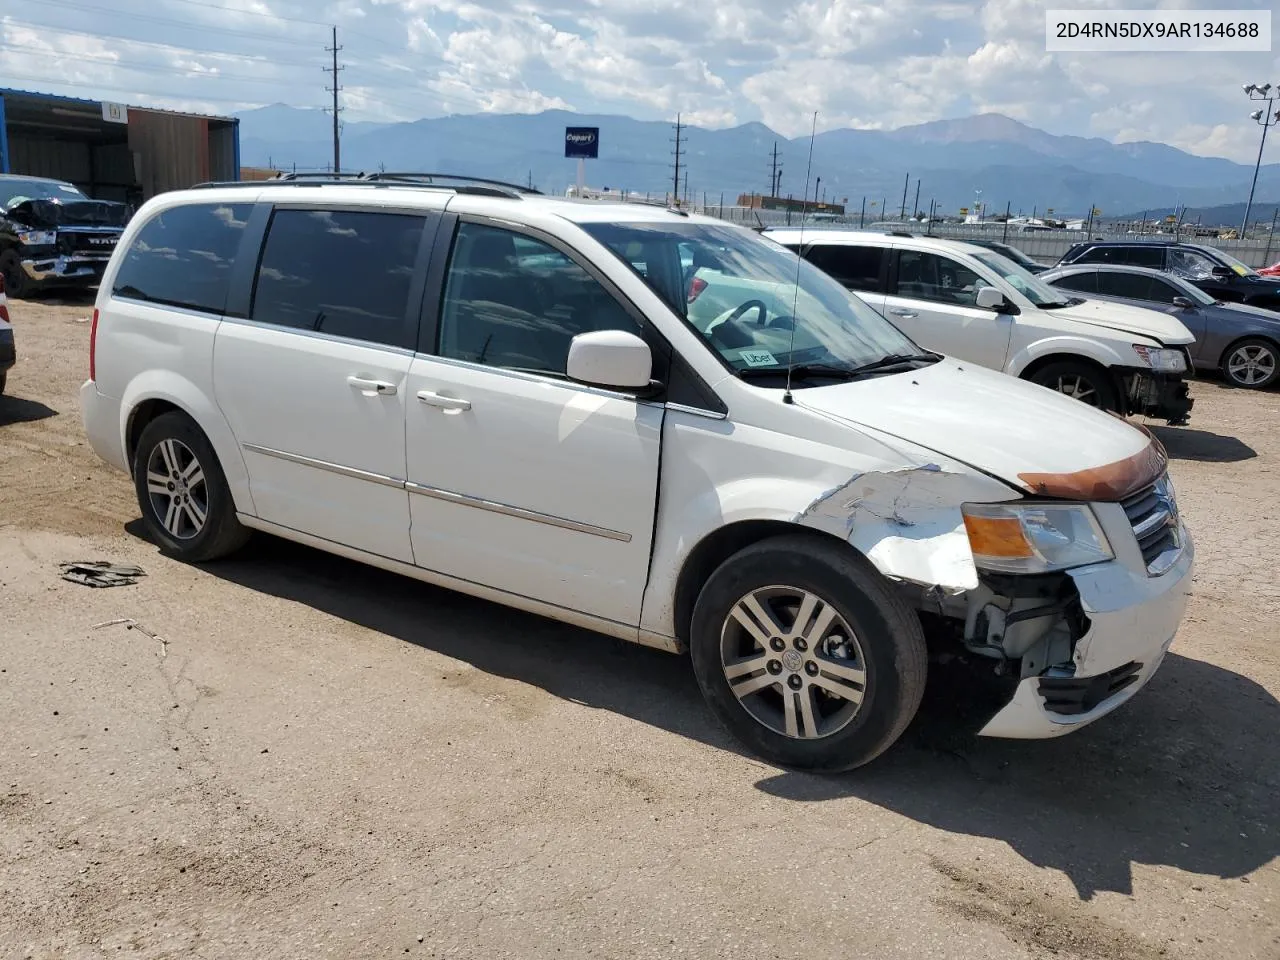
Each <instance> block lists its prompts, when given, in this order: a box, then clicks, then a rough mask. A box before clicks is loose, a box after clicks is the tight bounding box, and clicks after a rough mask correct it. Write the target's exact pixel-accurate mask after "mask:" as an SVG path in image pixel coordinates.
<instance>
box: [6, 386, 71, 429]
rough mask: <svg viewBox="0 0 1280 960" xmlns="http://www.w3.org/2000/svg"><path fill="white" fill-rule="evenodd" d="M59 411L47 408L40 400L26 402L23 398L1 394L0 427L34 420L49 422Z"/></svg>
mask: <svg viewBox="0 0 1280 960" xmlns="http://www.w3.org/2000/svg"><path fill="white" fill-rule="evenodd" d="M57 415H58V411H57V410H55V409H53V407H47V406H45V405H44V404H43V403H40V402H39V401H38V400H24V399H23V398H22V397H10V396H6V395H4V394H0V427H4V426H8V425H9V424H11V423H30V422H31V421H33V420H47V419H48V418H49V417H56V416H57Z"/></svg>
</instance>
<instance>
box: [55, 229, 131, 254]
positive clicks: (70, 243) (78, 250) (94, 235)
mask: <svg viewBox="0 0 1280 960" xmlns="http://www.w3.org/2000/svg"><path fill="white" fill-rule="evenodd" d="M119 240H120V234H119V233H117V232H114V231H97V230H93V231H90V230H83V231H82V230H59V231H58V252H59V253H61V254H63V255H70V254H77V255H84V254H96V255H98V256H100V257H103V258H104V259H105V258H108V257H110V256H111V251H113V250H115V248H116V243H117V242H118V241H119Z"/></svg>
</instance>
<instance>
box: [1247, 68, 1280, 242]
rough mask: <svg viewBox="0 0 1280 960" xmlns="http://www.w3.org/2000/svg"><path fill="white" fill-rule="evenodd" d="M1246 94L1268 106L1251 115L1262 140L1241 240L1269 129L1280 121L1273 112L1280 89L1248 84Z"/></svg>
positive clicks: (1251, 204) (1254, 167)
mask: <svg viewBox="0 0 1280 960" xmlns="http://www.w3.org/2000/svg"><path fill="white" fill-rule="evenodd" d="M1244 92H1245V94H1246V95H1247V96H1248V97H1249V99H1250V100H1265V101H1266V103H1267V106H1266V109H1265V110H1255V111H1253V113H1251V114H1249V117H1250V118H1251V119H1252V120H1253V121H1254V122H1255V123H1257V124H1258V126H1260V127H1262V140H1261V142H1259V144H1258V160H1257V162H1256V163H1255V164H1254V165H1253V185H1252V186H1250V187H1249V202H1248V203H1246V204H1245V205H1244V219H1243V220H1242V221H1241V222H1240V239H1241V240H1243V239H1245V231H1246V230H1247V229H1248V227H1249V212H1250V211H1251V210H1252V209H1253V192H1254V191H1255V190H1257V189H1258V171H1259V170H1260V169H1262V148H1263V147H1265V146H1266V145H1267V128H1269V127H1270V126H1271V125H1272V124H1273V123H1275V122H1277V121H1280V111H1277V112H1274V113H1273V112H1272V110H1271V107H1272V106H1273V105H1274V104H1275V102H1276V95H1277V94H1280V87H1277V88H1276V89H1275V90H1274V91H1273V90H1272V89H1271V84H1269V83H1264V84H1263V85H1262V86H1258V85H1257V84H1256V83H1246V84H1245V85H1244Z"/></svg>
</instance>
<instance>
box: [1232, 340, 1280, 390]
mask: <svg viewBox="0 0 1280 960" xmlns="http://www.w3.org/2000/svg"><path fill="white" fill-rule="evenodd" d="M1275 373H1276V355H1275V354H1274V353H1272V352H1271V350H1269V349H1268V348H1267V347H1265V346H1263V345H1262V344H1260V343H1247V344H1244V345H1243V346H1240V347H1237V348H1236V349H1235V350H1234V351H1233V352H1232V354H1231V356H1230V357H1229V358H1228V359H1227V375H1228V376H1229V377H1231V379H1232V380H1234V381H1235V382H1236V383H1238V384H1240V385H1241V386H1244V387H1253V386H1257V385H1258V384H1260V383H1266V382H1267V381H1268V380H1269V379H1271V378H1272V377H1274V376H1275Z"/></svg>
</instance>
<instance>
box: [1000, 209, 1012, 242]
mask: <svg viewBox="0 0 1280 960" xmlns="http://www.w3.org/2000/svg"><path fill="white" fill-rule="evenodd" d="M1012 212H1013V201H1012V200H1008V201H1005V205H1004V236H1002V237H1001V238H1000V242H1001V243H1008V242H1009V214H1010V213H1012Z"/></svg>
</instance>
